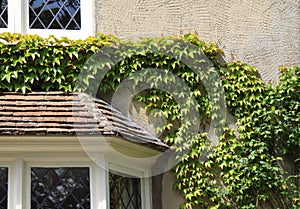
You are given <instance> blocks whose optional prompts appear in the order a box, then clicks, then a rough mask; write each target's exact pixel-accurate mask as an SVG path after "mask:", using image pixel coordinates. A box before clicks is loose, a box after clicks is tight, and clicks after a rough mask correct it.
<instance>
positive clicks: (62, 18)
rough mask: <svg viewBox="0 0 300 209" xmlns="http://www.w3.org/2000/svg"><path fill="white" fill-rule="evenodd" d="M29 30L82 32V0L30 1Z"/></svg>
mask: <svg viewBox="0 0 300 209" xmlns="http://www.w3.org/2000/svg"><path fill="white" fill-rule="evenodd" d="M29 28H31V29H64V30H80V28H81V20H80V0H31V1H29Z"/></svg>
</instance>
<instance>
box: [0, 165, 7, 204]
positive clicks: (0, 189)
mask: <svg viewBox="0 0 300 209" xmlns="http://www.w3.org/2000/svg"><path fill="white" fill-rule="evenodd" d="M7 186H8V168H3V167H2V168H0V209H6V208H7V188H8V187H7Z"/></svg>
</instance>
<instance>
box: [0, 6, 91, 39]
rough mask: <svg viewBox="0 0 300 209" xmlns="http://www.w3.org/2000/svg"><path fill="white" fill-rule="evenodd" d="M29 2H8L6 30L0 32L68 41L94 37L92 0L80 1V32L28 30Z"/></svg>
mask: <svg viewBox="0 0 300 209" xmlns="http://www.w3.org/2000/svg"><path fill="white" fill-rule="evenodd" d="M29 1H30V0H8V28H0V32H11V33H21V34H37V35H39V36H42V37H48V36H49V35H54V36H56V37H58V38H60V37H68V38H70V39H84V38H87V37H88V36H93V35H95V29H94V25H95V18H94V0H80V5H81V6H80V10H81V11H80V15H81V29H80V30H63V29H61V30H60V29H56V30H55V29H30V28H29V4H28V3H29Z"/></svg>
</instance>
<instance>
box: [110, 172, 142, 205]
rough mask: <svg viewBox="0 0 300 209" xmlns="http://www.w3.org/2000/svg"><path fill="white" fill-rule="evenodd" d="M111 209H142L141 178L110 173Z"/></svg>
mask: <svg viewBox="0 0 300 209" xmlns="http://www.w3.org/2000/svg"><path fill="white" fill-rule="evenodd" d="M109 192H110V194H109V198H110V209H141V208H142V206H141V181H140V179H139V178H132V177H127V176H122V174H116V173H109Z"/></svg>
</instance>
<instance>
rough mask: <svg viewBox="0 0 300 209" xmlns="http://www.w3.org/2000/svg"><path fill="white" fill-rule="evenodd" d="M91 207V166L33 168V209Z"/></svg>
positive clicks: (81, 208)
mask: <svg viewBox="0 0 300 209" xmlns="http://www.w3.org/2000/svg"><path fill="white" fill-rule="evenodd" d="M49 208H53V209H54V208H55V209H76V208H78V209H89V208H90V178H89V168H31V209H49Z"/></svg>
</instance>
